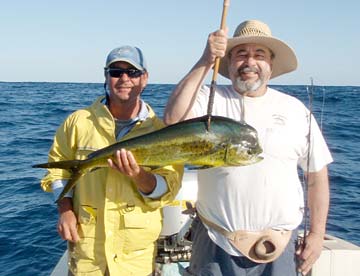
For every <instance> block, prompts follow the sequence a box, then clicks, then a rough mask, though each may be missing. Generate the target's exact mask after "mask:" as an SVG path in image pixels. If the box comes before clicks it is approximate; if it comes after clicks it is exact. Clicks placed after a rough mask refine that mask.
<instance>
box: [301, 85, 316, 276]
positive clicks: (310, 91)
mask: <svg viewBox="0 0 360 276" xmlns="http://www.w3.org/2000/svg"><path fill="white" fill-rule="evenodd" d="M310 82H311V84H310V88H309V87H307V88H306V90H307V92H308V96H309V132H308V136H307V143H308V152H307V160H306V172H304V174H303V189H304V234H303V238H302V239H301V238H300V239H299V248H301V251H304V249H305V247H306V240H307V229H308V213H309V208H308V185H309V174H310V151H311V124H312V119H311V117H312V115H313V94H314V81H313V79H312V78H310ZM298 261H299V263H300V264H301V263H302V261H300V260H298ZM297 275H299V276H302V275H303V274H302V273H301V272H298V273H297Z"/></svg>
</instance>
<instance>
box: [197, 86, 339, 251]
mask: <svg viewBox="0 0 360 276" xmlns="http://www.w3.org/2000/svg"><path fill="white" fill-rule="evenodd" d="M208 95H209V88H208V87H207V86H203V87H202V88H201V90H200V91H199V93H198V96H197V99H196V101H195V103H194V106H193V108H192V110H193V112H194V113H195V116H197V117H198V116H202V115H205V114H206V112H207V104H208ZM241 97H242V96H241V95H240V94H238V93H237V92H236V91H235V90H233V88H232V86H218V87H217V89H216V93H215V98H214V105H213V112H212V115H219V116H225V117H229V118H232V119H234V120H237V121H240V119H241ZM244 110H245V112H244V115H245V118H244V119H245V121H246V123H248V124H249V125H251V126H253V127H254V128H255V129H256V130H257V131H258V135H259V141H260V145H261V146H262V148H263V154H262V156H263V157H264V159H263V160H262V161H261V162H259V163H256V164H253V165H249V166H242V167H219V168H212V169H205V170H199V172H198V185H199V187H198V199H197V204H196V208H197V210H198V212H200V214H201V215H202V216H204V217H206V218H207V219H208V220H210V221H212V222H214V223H216V224H218V225H219V226H221V227H223V228H224V229H227V230H228V231H235V230H248V231H257V230H263V229H266V228H274V229H288V230H292V229H295V228H297V227H298V226H299V224H300V223H301V220H302V216H303V212H302V210H303V205H304V203H303V190H302V186H301V182H300V179H299V176H298V171H297V169H298V165H299V166H300V167H301V168H302V169H303V170H305V171H306V169H307V150H308V140H307V135H308V133H309V111H308V109H307V108H306V107H305V106H304V105H303V104H302V103H301V102H300V101H299V100H298V99H296V98H295V97H292V96H289V95H287V94H284V93H281V92H279V91H276V90H274V89H271V88H268V90H267V92H266V93H265V95H264V96H261V97H244ZM311 125H312V129H311V151H310V152H311V154H310V172H315V171H319V170H321V169H322V168H323V167H324V166H325V165H327V164H328V163H330V162H332V157H331V154H330V152H329V150H328V147H327V145H326V143H325V141H324V138H323V136H322V134H321V132H320V129H319V127H318V125H317V123H316V121H315V119H314V117H312V121H311ZM209 235H210V238H211V239H212V240H213V241H214V242H215V243H216V244H218V245H219V246H220V247H222V248H223V249H224V250H225V251H227V252H228V253H229V254H231V255H236V256H239V255H241V254H240V253H239V252H238V251H237V250H236V249H234V248H233V247H232V246H231V244H230V243H229V242H228V241H227V240H226V238H225V237H224V236H222V235H221V234H219V233H218V232H216V231H214V230H213V229H209Z"/></svg>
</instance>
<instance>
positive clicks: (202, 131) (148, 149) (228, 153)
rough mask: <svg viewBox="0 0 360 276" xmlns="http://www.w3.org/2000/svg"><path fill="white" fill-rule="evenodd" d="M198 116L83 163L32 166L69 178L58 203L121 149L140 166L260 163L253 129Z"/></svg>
mask: <svg viewBox="0 0 360 276" xmlns="http://www.w3.org/2000/svg"><path fill="white" fill-rule="evenodd" d="M207 120H208V116H203V117H197V118H193V119H189V120H185V121H182V122H179V123H176V124H173V125H169V126H167V127H164V128H162V129H159V130H157V131H154V132H151V133H147V134H145V135H141V136H137V137H134V138H130V139H127V140H122V141H119V142H117V143H115V144H112V145H110V146H107V147H105V148H102V149H99V150H97V151H94V152H92V153H91V154H89V155H88V156H87V158H86V159H84V160H68V161H58V162H50V163H44V164H37V165H34V166H33V167H34V168H47V169H51V168H60V169H65V170H69V171H70V172H71V173H72V175H71V178H70V179H69V181H68V182H67V184H66V185H65V187H64V189H63V191H62V193H61V194H60V196H59V198H58V199H57V201H59V200H60V199H62V198H63V197H64V195H65V194H66V193H67V192H68V191H70V190H71V189H72V188H73V187H74V186H75V184H76V181H77V180H78V179H79V178H80V177H81V176H82V175H84V174H86V173H87V172H90V171H93V170H95V169H98V168H100V167H106V166H108V163H107V160H108V159H109V158H113V156H114V154H115V152H116V151H117V150H120V149H122V148H124V149H126V150H129V151H131V152H132V154H133V155H134V157H135V160H136V162H137V163H138V164H139V165H140V166H145V167H160V166H166V165H176V164H183V165H192V166H195V167H196V166H198V167H205V168H210V167H220V166H244V165H250V164H254V163H256V162H259V161H260V160H262V157H261V156H260V155H259V154H261V153H262V149H261V147H260V145H259V140H258V134H257V131H256V130H255V128H253V127H252V126H250V125H248V124H246V123H244V122H237V121H235V120H232V119H229V118H225V117H220V116H212V117H211V127H210V129H208V128H207Z"/></svg>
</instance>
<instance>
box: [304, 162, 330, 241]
mask: <svg viewBox="0 0 360 276" xmlns="http://www.w3.org/2000/svg"><path fill="white" fill-rule="evenodd" d="M329 200H330V192H329V180H328V174H327V167H324V168H323V169H322V170H321V171H319V172H316V173H310V174H309V181H308V205H309V210H310V232H312V233H316V234H321V235H325V231H326V220H327V216H328V211H329Z"/></svg>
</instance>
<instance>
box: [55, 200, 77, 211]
mask: <svg viewBox="0 0 360 276" xmlns="http://www.w3.org/2000/svg"><path fill="white" fill-rule="evenodd" d="M57 209H58V212H59V213H60V214H61V213H64V212H66V211H69V210H71V211H72V210H73V205H72V199H71V198H70V197H64V198H62V199H61V200H59V202H58V203H57Z"/></svg>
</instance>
